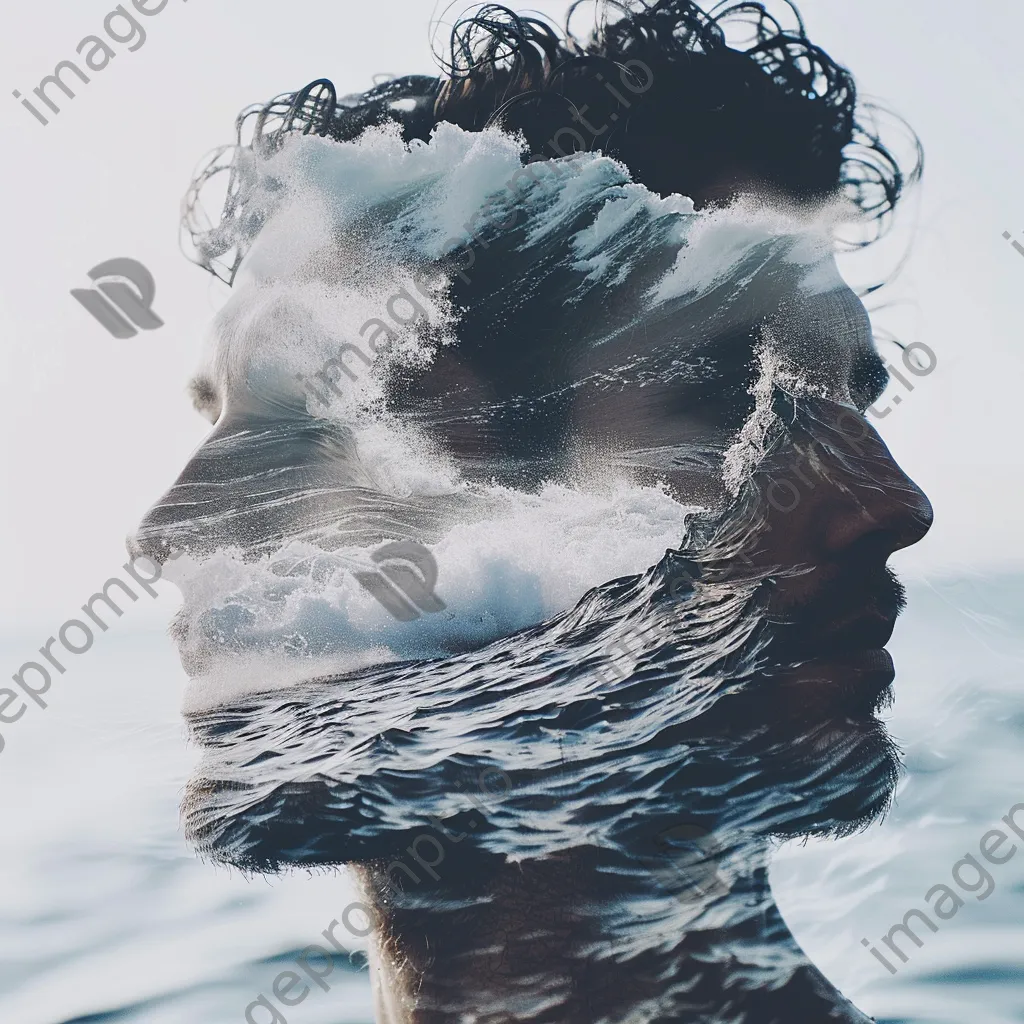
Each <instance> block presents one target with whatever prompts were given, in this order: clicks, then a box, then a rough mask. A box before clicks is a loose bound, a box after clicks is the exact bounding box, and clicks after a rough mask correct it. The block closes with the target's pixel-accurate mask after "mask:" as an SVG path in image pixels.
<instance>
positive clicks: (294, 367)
mask: <svg viewBox="0 0 1024 1024" xmlns="http://www.w3.org/2000/svg"><path fill="white" fill-rule="evenodd" d="M522 152H523V145H522V142H521V141H520V140H517V139H515V138H512V137H510V136H508V135H505V134H503V133H501V132H500V131H497V130H489V131H485V132H479V133H466V132H463V131H461V130H460V129H458V128H456V127H454V126H452V125H447V124H445V125H441V126H439V127H438V129H437V130H436V131H435V133H434V136H433V138H432V140H431V142H430V143H429V144H424V143H414V144H413V145H411V146H406V145H404V144H403V143H402V141H401V139H400V138H399V137H398V134H397V132H396V131H395V130H394V129H393V128H380V129H373V130H370V131H367V132H366V133H365V134H364V135H363V136H362V137H361V138H359V139H358V140H357V141H355V142H351V143H346V144H343V145H339V144H336V143H333V142H329V141H325V140H322V139H317V138H309V137H294V138H291V139H290V140H289V141H288V142H287V143H286V144H285V146H284V147H283V148H282V149H281V151H280V152H279V153H277V154H276V155H275V156H273V157H272V158H270V159H269V160H268V161H266V162H265V163H263V164H262V165H260V167H259V171H260V174H261V178H260V181H259V182H258V183H257V185H256V187H255V190H254V192H253V198H252V200H251V202H250V210H249V212H250V213H251V212H252V210H254V209H255V210H259V211H261V215H260V218H259V229H258V231H255V232H252V231H251V230H250V234H249V235H248V236H246V235H245V233H244V232H242V233H241V234H240V235H239V238H238V241H239V242H240V244H241V245H242V247H243V249H245V250H246V251H247V257H246V259H245V261H244V263H243V266H242V268H241V270H240V273H239V275H238V277H237V280H236V282H235V287H234V293H233V295H232V298H231V300H230V301H229V302H228V303H227V305H226V306H225V308H224V309H223V310H222V311H221V313H220V315H219V316H218V317H217V321H216V323H215V325H214V332H213V338H212V339H211V346H210V348H211V354H210V358H209V360H208V367H207V370H208V372H209V373H210V375H211V376H212V377H213V378H214V379H215V380H216V381H217V382H218V383H219V386H220V387H221V389H222V390H223V391H224V393H225V394H226V396H227V397H226V410H227V414H230V413H231V412H232V409H234V408H239V407H241V408H244V407H245V404H246V402H247V400H248V398H249V396H251V395H252V394H254V393H255V394H257V395H260V394H263V395H272V394H273V392H274V390H275V388H276V387H278V386H279V385H280V382H281V381H284V380H287V381H292V380H294V378H295V377H296V375H302V376H303V377H308V376H309V375H311V374H314V373H316V371H317V370H318V369H320V368H321V367H322V366H323V364H324V362H325V360H327V359H329V358H331V357H332V356H334V355H336V354H337V352H338V348H339V345H341V344H343V343H351V344H354V345H358V346H360V347H361V349H362V350H363V351H364V353H366V354H367V356H368V358H367V360H366V361H365V362H366V363H367V364H369V363H370V362H372V366H369V365H364V363H363V361H361V360H360V361H356V362H350V363H349V365H350V366H352V367H353V368H354V369H355V370H357V371H359V372H358V373H357V374H356V379H355V380H352V381H350V380H348V379H347V378H342V379H341V380H340V383H341V387H340V389H339V390H340V391H341V395H340V396H332V397H331V399H330V402H329V403H326V404H325V403H318V402H316V401H312V400H311V401H310V402H309V404H308V412H309V413H310V414H311V415H312V416H315V417H319V418H323V419H331V420H335V421H337V422H339V423H341V424H344V426H345V427H346V428H348V429H349V430H350V431H351V436H352V437H353V438H354V440H355V444H356V447H357V450H358V453H359V461H360V463H361V465H362V466H363V467H364V468H365V471H366V473H367V474H368V477H369V478H370V480H371V481H372V485H373V488H374V489H375V490H376V492H377V493H379V494H380V495H384V496H387V497H388V498H389V499H394V500H396V501H413V500H416V499H422V498H424V497H427V496H449V497H452V498H467V499H471V500H470V501H469V502H468V504H469V506H472V507H473V508H475V509H476V511H475V512H473V513H472V514H467V515H466V516H465V517H464V518H463V519H462V520H461V521H459V522H456V523H448V525H447V526H446V527H445V529H444V530H443V531H442V532H441V534H440V535H439V536H440V539H436V538H435V541H434V542H433V543H432V544H431V551H432V554H433V557H434V558H435V560H436V562H437V564H438V567H439V579H438V584H437V590H436V592H437V594H438V596H439V597H440V598H441V599H442V600H443V602H444V603H445V605H446V608H445V610H444V611H442V612H437V613H433V614H425V615H423V616H422V617H420V618H418V619H416V620H415V621H412V622H400V621H398V620H396V619H394V618H392V617H391V616H390V615H389V613H388V612H387V611H386V610H385V609H384V608H383V607H382V606H381V605H380V604H379V603H378V602H377V601H376V600H375V599H374V598H373V597H372V596H371V594H370V593H369V592H367V591H366V590H365V589H363V588H362V587H361V586H360V585H359V583H358V582H357V580H356V578H355V577H354V575H353V572H355V571H360V570H365V571H372V570H373V568H374V565H373V563H372V561H371V560H370V555H371V553H372V548H366V549H363V548H354V547H346V546H345V545H344V544H342V546H340V547H334V548H333V549H332V550H330V551H326V550H323V549H322V548H319V547H316V546H314V544H313V543H312V542H311V541H310V540H309V539H308V538H307V537H304V536H297V537H295V538H292V539H285V541H284V542H283V544H282V546H281V548H280V550H279V551H277V552H276V553H275V554H273V555H272V556H264V558H263V559H262V560H257V561H253V560H252V558H251V556H250V557H245V556H244V554H243V553H242V552H241V551H237V550H222V551H220V552H218V553H217V554H215V555H213V556H211V557H209V558H207V559H205V560H204V561H202V563H200V564H197V563H195V562H192V561H190V560H187V559H181V560H179V564H178V565H177V566H175V568H174V569H173V570H171V572H173V573H174V574H175V575H176V576H177V577H178V579H179V582H180V584H181V586H182V589H183V591H184V594H185V608H184V609H183V612H182V622H183V625H184V626H185V628H184V629H183V634H184V635H185V636H186V637H187V643H186V644H185V647H186V658H187V660H188V659H191V661H192V663H193V665H194V667H195V668H196V670H197V671H198V672H199V673H200V674H201V675H202V676H203V677H204V678H205V679H206V680H207V683H210V681H211V680H212V679H213V678H214V677H216V678H217V679H219V680H220V683H219V684H218V685H226V684H225V683H224V680H226V679H229V678H231V677H244V678H245V679H246V684H245V685H247V686H250V687H262V686H265V685H272V684H273V683H279V682H287V681H290V680H291V679H292V678H293V677H294V675H295V672H293V671H292V669H291V668H287V667H282V666H283V665H288V666H298V669H297V671H299V672H300V673H301V674H303V675H307V676H308V675H310V674H312V673H314V672H336V671H340V670H343V669H345V668H348V667H354V666H355V665H360V664H365V663H367V662H368V661H386V660H389V659H394V658H418V657H437V656H442V655H444V654H445V653H447V652H450V651H452V650H458V649H465V648H466V647H469V646H474V645H478V644H484V643H486V642H488V641H490V640H493V639H495V638H498V637H501V636H504V635H507V634H509V633H511V632H513V631H515V630H518V629H522V628H524V627H527V626H530V625H533V624H536V623H538V622H541V621H543V620H544V619H546V618H548V617H550V616H551V615H553V614H555V613H557V612H559V611H561V610H564V609H567V608H569V607H571V606H572V605H573V604H574V603H575V602H577V601H578V600H579V599H580V597H582V596H583V594H584V593H585V592H586V591H587V590H588V589H589V588H591V587H593V586H596V585H599V584H601V583H603V582H605V581H607V580H609V579H613V578H616V577H618V576H623V575H628V574H632V573H641V572H643V571H644V570H645V569H647V568H648V567H649V566H650V565H652V564H653V563H655V562H656V561H658V560H659V559H660V558H661V557H662V555H663V554H664V553H665V550H666V549H667V548H674V547H678V546H679V545H680V543H681V541H682V538H683V535H684V528H685V519H686V516H687V515H688V514H689V513H690V512H692V511H694V509H693V508H692V507H690V506H686V505H683V504H681V503H680V502H679V501H677V500H675V499H674V498H673V497H671V496H670V495H669V494H668V493H667V492H666V491H665V490H664V489H663V488H661V487H648V486H640V485H638V484H636V483H632V482H630V481H628V480H626V479H623V478H617V477H614V476H611V475H609V474H608V473H607V472H600V471H597V470H590V471H589V472H590V475H589V476H586V475H584V476H581V477H580V478H579V479H577V480H576V481H574V482H573V483H572V484H570V483H565V482H563V483H548V484H546V485H545V486H543V487H542V488H540V490H539V491H537V492H536V493H526V492H517V491H514V490H510V489H508V488H507V487H501V486H498V485H491V486H484V485H481V484H479V483H475V484H473V485H469V484H468V483H467V482H465V481H464V480H463V479H462V478H461V475H460V467H459V466H458V465H456V464H455V462H454V461H453V460H452V459H451V458H450V457H448V456H447V455H445V454H444V453H443V452H440V451H438V450H437V447H436V445H435V444H432V443H430V442H429V441H428V439H427V437H426V436H425V434H424V433H423V432H422V431H421V430H420V429H419V428H418V427H417V426H416V425H414V424H413V423H411V422H405V421H401V420H399V419H398V418H397V417H396V416H394V415H393V414H390V413H388V412H386V411H384V408H383V403H382V401H381V399H382V397H383V393H384V392H383V389H382V380H383V376H384V374H385V373H386V372H387V370H388V368H389V367H390V366H391V365H393V364H394V363H395V362H401V361H406V362H409V361H412V362H421V363H423V362H429V361H430V360H431V359H432V358H433V357H434V355H435V353H436V351H437V346H438V345H450V344H457V338H458V326H459V319H460V311H459V310H458V309H455V308H453V306H452V304H451V303H450V301H449V298H448V290H447V288H446V287H445V281H444V279H442V280H441V281H440V285H441V286H440V287H438V288H436V289H434V290H433V291H430V290H429V289H428V290H427V292H428V293H424V291H422V290H416V289H414V286H413V284H412V281H413V278H414V277H415V275H416V274H417V273H420V272H422V271H423V270H424V268H426V267H430V266H431V265H434V267H435V269H434V273H435V274H437V273H439V272H438V271H437V270H436V261H437V260H438V259H439V258H441V257H442V256H443V255H444V254H445V253H446V252H449V251H451V250H452V249H453V247H455V246H457V245H459V244H461V241H460V240H464V239H466V238H467V236H468V235H469V234H470V231H469V230H467V225H468V224H470V223H472V224H473V225H474V227H475V229H476V230H480V229H481V228H482V227H484V226H486V225H487V223H488V218H489V217H491V216H494V217H499V216H500V213H499V212H497V211H500V208H501V207H502V204H505V206H506V207H507V205H508V204H509V203H511V202H514V201H515V200H516V197H517V196H518V195H519V193H520V192H521V190H524V189H527V188H528V189H529V190H530V196H529V205H530V207H531V208H532V209H534V210H537V209H539V210H542V211H543V217H540V216H536V215H534V216H533V219H532V220H528V222H527V225H526V231H525V236H524V237H525V242H524V244H525V245H527V246H530V245H535V244H538V243H539V242H540V241H542V240H544V239H545V238H547V237H548V236H549V234H550V232H553V231H555V230H561V231H563V233H564V232H565V224H566V223H570V222H577V221H578V220H579V219H580V218H579V213H580V211H582V210H586V211H588V216H589V222H587V223H584V224H583V226H582V227H579V228H578V229H576V230H575V231H574V232H573V233H571V234H569V235H567V239H566V257H567V266H574V267H575V269H577V270H583V271H585V272H586V274H587V279H588V283H589V284H590V285H595V284H596V285H599V286H601V287H604V286H606V285H607V286H613V287H614V286H615V285H616V284H620V283H622V282H623V281H624V280H625V279H626V278H627V277H628V275H629V274H630V272H631V266H632V264H633V261H634V260H635V258H636V256H637V253H638V246H640V245H642V244H643V241H644V238H645V237H646V236H649V235H650V234H651V232H650V225H651V224H652V223H655V222H657V223H659V224H660V225H661V236H660V238H661V241H660V243H659V244H662V245H665V244H673V245H676V246H677V247H678V257H677V259H676V261H675V265H674V266H672V267H671V269H670V270H669V271H668V272H667V273H665V274H664V276H663V277H662V279H661V280H660V282H658V283H657V285H656V287H655V288H654V289H653V290H652V291H650V292H649V294H648V301H649V303H650V309H651V310H652V311H653V310H656V308H657V307H658V306H659V305H660V304H661V303H664V302H667V301H669V300H677V299H678V298H679V297H680V296H693V297H697V296H700V295H703V294H705V293H706V292H707V291H708V290H710V289H711V288H713V287H714V286H715V285H716V284H718V283H721V282H723V281H726V280H729V279H731V278H732V277H734V276H735V274H736V269H737V266H738V265H739V264H741V263H743V262H744V261H748V264H749V265H748V264H745V265H744V270H743V273H744V274H746V275H747V277H748V278H749V277H750V276H751V275H753V274H754V273H755V272H756V269H757V268H758V267H760V266H761V265H762V264H763V263H764V261H766V260H767V259H768V258H770V255H771V253H774V254H775V255H776V256H778V255H780V254H781V255H782V258H784V259H787V260H789V261H790V262H795V263H798V264H800V265H801V266H806V267H807V274H806V280H807V281H808V282H810V283H809V284H808V287H827V286H829V282H830V281H832V278H830V277H829V274H828V273H827V272H826V271H823V270H821V263H822V258H823V252H824V249H823V243H822V242H821V235H822V226H821V223H816V224H814V225H811V226H808V224H807V223H806V222H799V221H798V220H797V219H796V218H795V217H793V216H789V215H787V214H785V213H780V212H778V211H772V210H770V209H768V208H767V207H758V208H750V207H744V208H729V209H724V210H714V211H711V212H709V213H706V214H697V213H694V211H693V205H692V203H691V202H690V200H689V199H686V198H685V197H682V196H669V197H665V198H661V197H657V196H654V195H652V194H651V193H650V192H648V191H647V190H646V189H644V188H643V187H642V186H640V185H636V184H633V183H631V182H630V181H629V178H628V175H627V172H626V170H625V168H623V167H622V165H621V164H618V163H617V162H615V161H614V160H610V159H608V158H606V157H603V156H600V155H595V154H580V155H576V156H573V157H570V158H567V159H565V160H562V161H558V164H559V172H558V173H553V172H552V171H551V170H550V169H548V170H547V171H544V165H535V166H536V173H535V174H534V175H532V176H530V177H527V176H525V175H522V176H520V178H519V179H518V182H517V183H512V179H513V175H515V174H516V172H517V171H519V170H520V168H521V154H522ZM254 166H255V164H254ZM481 211H483V212H481ZM528 216H529V214H528ZM574 218H575V221H574ZM824 220H827V218H824ZM822 222H824V221H822ZM246 223H249V224H250V226H251V224H252V223H253V222H252V221H248V222H246ZM787 236H788V237H789V238H790V244H789V245H788V247H787V244H786V243H785V241H784V239H785V237H787ZM793 238H800V239H803V241H802V243H801V244H799V245H796V244H792V239H793ZM780 239H782V240H783V241H780ZM666 240H667V241H666ZM752 254H753V256H754V259H753V262H752V263H751V262H749V261H750V260H751V256H752ZM741 284H742V282H741ZM402 289H405V290H406V294H408V295H409V296H411V297H412V298H413V299H414V301H415V302H416V303H417V304H418V306H419V307H420V313H421V315H420V316H419V317H418V318H416V319H415V322H413V320H414V318H413V317H412V316H411V315H410V316H408V317H406V319H407V320H408V322H402V318H401V317H399V318H397V319H396V318H395V317H393V316H389V313H388V312H387V311H388V310H389V308H390V307H389V301H391V300H392V299H393V298H394V297H395V296H396V294H398V293H399V291H400V290H402ZM396 308H398V309H399V310H401V311H402V312H404V313H408V312H409V308H408V307H407V306H403V305H401V303H400V304H399V306H398V307H396ZM371 322H372V323H373V324H381V323H384V324H385V325H386V329H387V331H388V332H391V333H393V335H394V342H393V344H391V345H389V346H385V347H382V348H381V350H380V352H379V353H377V352H373V351H372V350H371V348H370V346H369V345H368V338H369V337H372V336H373V334H374V332H376V331H379V327H372V328H370V329H369V330H367V325H368V324H370V323H371ZM765 353H766V354H764V355H763V358H762V371H763V372H762V380H761V382H760V386H759V387H758V389H757V392H756V397H757V408H756V409H755V411H754V413H753V416H752V418H751V421H750V422H749V423H748V424H747V425H746V426H745V427H744V429H743V431H742V432H741V433H740V435H739V436H738V438H737V440H736V444H735V445H734V446H733V449H732V450H731V451H730V456H729V458H728V459H727V460H726V466H725V475H726V477H727V479H728V483H729V485H730V487H731V488H732V489H733V490H735V489H736V487H738V485H739V481H740V479H741V477H742V474H743V473H745V472H748V471H749V469H750V468H751V464H752V461H755V462H756V459H757V458H758V457H759V455H760V454H762V452H763V445H761V444H760V441H761V439H762V437H763V434H764V430H765V424H766V417H767V416H768V415H769V412H770V395H769V394H768V392H769V391H770V386H771V372H770V371H771V366H769V365H768V363H766V362H765V360H766V359H767V360H768V361H769V362H771V365H772V366H774V365H775V364H774V362H772V360H773V359H774V357H773V356H771V354H770V350H768V349H765ZM364 371H365V372H364ZM387 539H394V540H398V539H402V538H400V537H394V538H387ZM374 546H376V545H374ZM169 577H170V578H173V577H171V575H170V572H169ZM216 652H220V654H222V655H223V657H222V658H217V657H213V655H214V654H215V653H216ZM254 656H258V660H257V661H253V657H254ZM282 658H283V659H285V661H284V662H283V663H282V662H280V659H282Z"/></svg>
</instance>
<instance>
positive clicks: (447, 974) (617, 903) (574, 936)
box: [361, 844, 870, 1024]
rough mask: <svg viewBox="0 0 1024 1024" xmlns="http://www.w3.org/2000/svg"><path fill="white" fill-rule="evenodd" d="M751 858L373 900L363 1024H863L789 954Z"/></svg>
mask: <svg viewBox="0 0 1024 1024" xmlns="http://www.w3.org/2000/svg"><path fill="white" fill-rule="evenodd" d="M764 856H765V854H764V846H763V844H746V845H744V846H742V847H734V848H731V849H729V850H724V849H720V850H719V852H717V853H716V855H715V857H714V858H713V859H710V860H708V859H705V860H703V861H702V862H701V864H700V865H699V869H698V870H697V871H696V872H695V871H694V870H693V867H694V864H693V862H692V861H691V862H690V863H688V865H687V870H686V871H680V870H678V857H675V858H673V860H672V862H669V861H668V858H665V859H664V862H663V863H661V864H659V863H658V862H657V861H655V860H652V859H651V858H649V857H645V858H640V859H638V858H627V857H624V856H623V855H622V854H620V853H614V854H613V853H611V852H609V851H605V850H599V849H597V848H594V847H581V848H578V849H575V850H571V851H568V852H566V853H564V854H560V855H557V856H552V857H547V858H544V859H540V860H533V861H526V862H522V863H519V864H503V865H501V866H498V867H495V866H494V865H490V864H488V865H485V864H483V863H479V864H477V865H475V868H474V866H473V865H472V864H462V865H460V866H459V869H458V872H457V873H458V875H459V880H458V881H457V882H450V881H449V878H444V879H442V880H441V881H440V882H437V883H434V885H435V886H436V888H435V889H434V890H433V891H426V890H425V887H421V888H423V889H424V891H420V892H417V891H414V888H410V889H409V890H407V891H405V892H401V893H396V892H395V891H394V890H391V889H388V890H386V892H387V895H383V894H382V895H381V896H379V897H378V898H376V899H375V900H374V902H375V906H376V910H377V914H378V928H377V930H376V932H375V934H374V936H373V938H372V939H371V949H370V969H371V978H372V984H373V989H374V998H375V1005H376V1007H377V1020H378V1024H442V1022H444V1024H450V1022H452V1021H459V1020H474V1021H479V1022H481V1024H483V1022H486V1024H513V1022H515V1024H594V1022H595V1021H605V1022H609V1024H611V1022H619V1021H621V1022H626V1021H629V1022H630V1024H634V1022H636V1024H640V1022H651V1024H653V1022H659V1024H661V1022H667V1021H672V1022H680V1024H682V1022H691V1021H692V1022H695V1024H696V1022H698V1021H700V1022H709V1021H713V1022H715V1024H733V1022H735V1024H740V1022H743V1024H762V1022H763V1024H769V1022H773V1021H781V1020H799V1021H801V1022H802V1024H813V1022H816V1021H821V1022H822V1024H824V1022H826V1021H828V1022H829V1024H836V1022H850V1024H853V1022H867V1021H869V1020H870V1018H868V1017H866V1016H864V1015H863V1014H862V1013H860V1012H859V1011H858V1010H857V1009H856V1008H855V1007H853V1005H852V1004H850V1003H849V1002H848V1001H847V1000H846V999H844V998H843V996H842V995H841V994H840V993H839V992H838V991H837V990H836V989H835V988H834V987H833V986H832V985H831V984H830V983H829V982H828V981H827V980H826V979H825V978H824V976H823V975H822V974H821V973H820V972H819V971H818V970H817V969H816V968H815V967H814V966H813V964H811V962H810V961H809V960H808V959H807V958H806V956H805V955H804V954H803V952H802V951H801V950H800V948H799V946H798V945H797V943H796V941H795V939H794V938H793V936H792V934H791V933H790V931H789V929H788V928H787V927H786V925H785V922H784V921H783V920H782V916H781V915H780V913H779V911H778V908H777V907H776V905H775V902H774V900H773V898H772V896H771V891H770V888H769V885H768V880H767V869H766V866H765V860H764ZM451 874H452V875H454V874H456V872H455V871H453V872H451ZM361 877H362V881H363V883H364V886H365V888H366V889H367V891H368V892H370V891H378V892H379V891H380V890H381V886H382V885H384V884H385V882H386V877H385V873H384V870H383V868H381V869H361Z"/></svg>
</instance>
